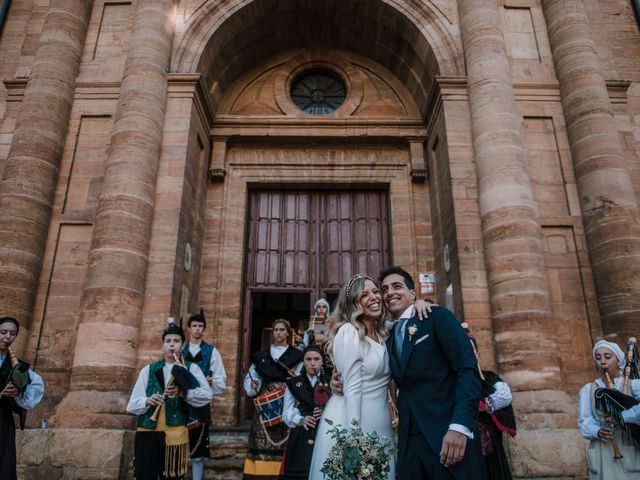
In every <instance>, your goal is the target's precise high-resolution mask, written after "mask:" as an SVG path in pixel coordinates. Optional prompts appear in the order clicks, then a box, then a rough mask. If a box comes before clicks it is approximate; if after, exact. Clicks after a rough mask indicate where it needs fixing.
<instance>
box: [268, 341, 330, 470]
mask: <svg viewBox="0 0 640 480" xmlns="http://www.w3.org/2000/svg"><path fill="white" fill-rule="evenodd" d="M302 358H303V360H302V363H303V365H304V367H303V369H302V373H301V375H298V376H296V377H292V378H289V379H287V390H286V392H285V395H284V411H283V419H284V422H285V423H286V424H287V425H288V426H289V427H291V431H290V433H289V440H287V445H286V447H285V452H284V458H283V460H282V466H281V468H280V480H294V479H307V478H309V467H310V466H311V457H312V456H313V445H314V443H315V437H316V426H317V422H318V421H319V419H320V417H321V416H322V409H323V408H324V406H325V405H326V403H327V402H328V401H329V398H330V397H331V389H330V388H329V379H330V377H328V376H327V375H325V373H324V372H323V365H324V354H323V353H322V349H321V348H320V347H319V346H318V345H309V346H308V347H307V348H305V349H304V351H303V352H302Z"/></svg>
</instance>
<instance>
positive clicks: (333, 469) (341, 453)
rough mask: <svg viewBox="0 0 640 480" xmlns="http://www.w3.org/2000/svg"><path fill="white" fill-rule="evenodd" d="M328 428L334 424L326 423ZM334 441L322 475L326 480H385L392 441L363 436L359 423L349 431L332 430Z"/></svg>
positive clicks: (376, 435) (352, 424)
mask: <svg viewBox="0 0 640 480" xmlns="http://www.w3.org/2000/svg"><path fill="white" fill-rule="evenodd" d="M325 422H327V423H328V424H329V425H333V422H332V421H331V420H329V419H325ZM329 434H330V435H331V438H333V439H334V444H333V447H331V451H330V452H329V456H328V457H327V459H326V460H325V461H324V464H323V465H322V468H321V469H320V471H321V472H322V473H323V476H324V478H326V479H327V480H386V478H387V476H388V473H389V470H390V468H391V467H390V464H389V459H390V457H391V456H392V455H395V452H396V450H395V448H393V444H392V442H391V439H390V438H386V437H380V436H379V435H378V433H377V432H370V433H364V432H363V431H362V427H361V426H360V424H359V423H358V421H356V420H353V421H352V422H351V427H350V428H348V429H347V428H345V427H343V426H341V425H335V426H333V428H331V430H329Z"/></svg>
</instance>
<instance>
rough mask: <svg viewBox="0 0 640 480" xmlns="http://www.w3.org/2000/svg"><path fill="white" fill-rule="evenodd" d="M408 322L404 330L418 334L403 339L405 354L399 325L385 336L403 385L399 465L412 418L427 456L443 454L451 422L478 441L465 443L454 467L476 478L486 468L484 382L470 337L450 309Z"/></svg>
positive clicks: (460, 475) (459, 474)
mask: <svg viewBox="0 0 640 480" xmlns="http://www.w3.org/2000/svg"><path fill="white" fill-rule="evenodd" d="M406 325H407V326H406V330H408V329H409V328H410V327H411V326H415V328H416V333H415V334H414V335H413V336H412V338H411V341H410V342H409V343H406V342H405V343H404V344H403V351H402V356H400V355H399V352H397V351H396V345H395V333H396V332H395V327H394V329H393V330H392V332H391V335H390V336H389V338H388V339H387V348H388V350H389V363H390V366H391V373H392V375H393V377H394V379H395V381H396V384H397V386H398V388H399V389H400V394H399V398H398V411H399V416H400V427H399V432H398V442H399V443H398V464H399V465H402V461H403V459H404V452H405V451H406V447H407V442H408V440H409V427H410V424H411V423H415V424H417V425H414V428H415V427H416V426H417V427H418V428H419V431H420V432H421V433H422V435H423V436H424V438H425V439H426V441H427V443H428V444H429V446H430V447H431V449H432V450H433V452H426V453H425V454H429V455H433V454H435V455H438V454H439V453H440V449H441V447H442V439H443V437H444V435H445V434H446V432H447V430H448V429H449V425H450V424H451V423H458V424H461V425H464V426H466V427H467V428H469V429H470V430H471V431H473V432H474V436H475V441H474V442H467V449H466V451H465V457H464V459H463V460H461V461H460V462H459V463H457V464H455V465H453V466H452V467H450V469H451V471H452V473H454V474H455V475H456V477H458V478H475V477H474V476H473V475H474V472H475V473H478V471H479V470H481V468H482V463H476V462H482V458H481V455H482V453H481V452H479V446H478V445H475V444H476V443H477V437H478V434H477V422H478V402H479V400H480V395H481V388H482V387H481V381H480V376H479V375H478V370H477V360H476V357H475V355H474V353H473V350H472V348H471V342H470V341H469V338H468V337H467V334H466V333H465V331H464V330H463V329H462V327H461V326H460V322H458V320H457V319H456V317H455V316H454V315H453V314H452V313H451V312H450V311H449V310H447V309H446V308H442V307H433V309H432V311H431V313H430V314H429V316H428V317H427V318H426V319H425V320H422V321H421V320H420V319H419V318H418V317H413V318H411V319H409V320H407V323H406ZM396 326H397V325H396ZM470 444H473V445H471V447H472V448H470ZM470 450H473V451H472V452H470ZM476 450H478V451H476ZM478 453H479V454H480V457H479V458H478V457H477V454H478ZM467 474H468V475H469V476H465V475H467Z"/></svg>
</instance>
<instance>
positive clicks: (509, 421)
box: [462, 322, 516, 480]
mask: <svg viewBox="0 0 640 480" xmlns="http://www.w3.org/2000/svg"><path fill="white" fill-rule="evenodd" d="M462 328H464V330H465V331H466V332H467V336H468V337H469V340H471V346H472V347H473V353H475V355H476V358H477V359H478V372H479V373H480V378H481V379H482V396H481V398H480V404H479V409H478V433H479V435H480V445H481V446H482V457H483V458H484V465H485V472H486V475H487V478H490V479H491V480H511V479H512V478H513V477H512V475H511V468H510V467H509V461H508V459H507V454H506V453H505V450H504V445H503V444H502V433H503V432H505V433H506V434H507V435H510V436H511V437H515V436H516V418H515V414H514V413H513V406H512V405H511V400H512V396H511V389H510V388H509V385H507V383H506V382H504V381H503V380H502V379H501V378H500V377H499V376H498V375H497V374H496V373H495V372H492V371H490V370H481V369H480V358H479V355H478V343H477V341H476V339H475V337H474V336H473V335H472V334H471V332H470V331H469V326H468V324H467V323H466V322H464V323H462Z"/></svg>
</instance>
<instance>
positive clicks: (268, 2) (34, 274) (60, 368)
mask: <svg viewBox="0 0 640 480" xmlns="http://www.w3.org/2000/svg"><path fill="white" fill-rule="evenodd" d="M0 4H1V5H2V12H3V16H2V17H0V21H1V22H2V23H1V24H0V28H1V29H2V30H1V31H0V35H1V36H0V79H1V80H2V84H1V85H0V172H1V175H0V239H1V240H0V313H1V314H2V315H12V316H15V317H16V318H18V319H19V320H20V322H21V324H22V328H21V330H20V332H21V333H20V335H19V337H18V341H17V348H16V350H17V353H18V354H19V356H22V357H23V358H25V359H26V360H27V361H29V362H30V363H31V364H32V365H33V366H34V368H35V370H36V371H38V372H39V373H40V374H41V375H42V376H43V378H44V380H45V383H46V385H47V392H46V397H45V400H44V401H43V403H42V404H41V405H40V406H39V407H38V408H37V409H36V411H35V412H32V413H31V414H30V424H31V426H32V427H36V426H38V427H39V426H40V423H41V420H42V419H45V420H46V421H47V422H48V428H47V429H39V428H32V429H28V430H25V432H24V433H23V434H21V435H20V436H19V442H20V444H19V464H20V465H19V467H20V471H21V472H22V474H23V475H24V477H23V478H45V477H46V478H49V479H51V478H86V479H89V478H114V479H115V478H125V477H124V476H125V475H126V471H127V469H128V465H129V462H130V459H131V455H132V430H133V426H134V420H133V418H132V417H130V416H128V415H126V413H125V405H126V402H127V399H128V396H129V393H130V390H131V388H132V385H133V382H134V381H135V378H136V375H137V372H138V371H139V369H140V368H141V367H142V366H143V365H144V364H146V363H148V362H149V361H151V360H153V359H155V358H156V357H158V355H159V351H160V345H161V341H160V334H161V331H162V329H163V328H164V326H165V324H166V320H167V318H168V317H175V318H180V317H183V318H184V317H186V316H187V315H188V312H195V311H197V310H198V309H199V308H200V307H203V308H204V310H205V312H206V315H207V319H208V329H207V331H206V333H205V337H206V339H207V340H208V341H210V342H211V343H213V344H214V345H216V346H217V347H218V348H219V349H220V351H221V354H222V358H223V361H224V363H225V367H226V370H227V373H228V378H229V379H228V386H227V390H226V391H225V393H224V394H223V395H222V396H220V397H218V398H216V399H215V401H214V404H213V407H212V408H213V415H214V424H215V426H216V427H218V428H221V429H224V428H237V427H238V426H242V425H243V424H244V422H245V420H246V419H247V418H248V414H249V412H250V408H251V405H247V402H246V400H245V398H244V395H243V392H242V384H241V382H242V377H243V375H244V373H245V372H246V370H247V368H248V366H249V355H250V353H251V352H252V351H253V350H255V349H257V348H260V347H261V346H262V345H264V343H265V341H266V340H265V339H268V335H269V330H268V326H269V324H270V322H271V321H272V320H273V319H275V318H280V317H284V318H287V319H288V320H290V321H292V323H293V324H294V326H295V327H296V329H298V330H299V331H302V329H303V328H304V327H305V325H306V324H305V322H306V321H307V320H308V318H309V313H310V310H311V307H312V306H313V303H314V302H315V300H317V299H318V298H328V299H332V298H334V297H335V295H336V294H337V292H338V290H339V288H340V286H341V285H342V284H343V283H344V282H346V281H347V280H348V279H349V278H350V277H351V275H353V274H355V273H368V274H370V275H377V272H378V271H379V270H380V269H381V268H383V267H386V266H389V265H392V264H397V265H401V266H403V267H404V268H405V269H407V270H408V271H409V272H411V273H412V274H414V276H415V277H416V280H418V279H419V280H420V290H421V292H419V293H420V294H421V295H422V296H423V297H426V296H428V297H432V298H434V299H435V300H436V301H437V302H438V303H439V304H441V305H446V306H448V307H449V308H451V309H452V310H453V311H454V312H455V314H456V315H457V316H458V318H459V319H460V320H461V321H465V322H467V323H468V324H469V325H470V328H471V330H472V331H473V333H474V334H475V336H476V338H477V339H478V343H479V345H480V362H481V364H482V366H483V368H490V369H493V370H495V371H497V372H498V373H499V374H500V376H501V377H502V378H503V379H505V381H507V382H508V383H509V385H510V386H511V388H512V390H513V392H514V408H515V411H516V413H517V421H518V427H519V429H518V435H517V437H516V438H515V439H509V441H508V444H507V450H508V453H509V456H510V461H511V465H512V469H513V471H514V474H515V476H517V477H520V478H542V477H554V478H559V477H562V478H576V479H578V478H585V476H586V460H585V454H584V448H585V444H584V441H583V440H582V438H581V437H580V434H579V432H578V430H577V427H576V417H577V392H578V390H579V388H580V387H581V385H583V384H584V383H585V382H587V381H589V380H591V379H593V377H594V376H595V372H594V369H593V362H592V359H591V348H592V345H593V343H594V341H595V340H596V339H598V338H602V337H606V338H608V339H613V340H614V341H617V342H618V343H619V344H621V345H624V344H626V341H627V338H628V337H629V336H631V335H633V334H637V333H638V325H639V324H640V275H639V273H640V215H639V211H638V201H639V197H640V156H639V154H638V152H639V151H640V60H639V59H640V32H639V22H640V17H638V16H636V14H638V15H640V11H636V12H634V8H640V6H639V5H638V2H636V1H627V0H600V1H598V0H577V1H576V0H433V1H427V0H323V1H317V0H315V1H314V0H131V1H123V0H118V1H112V0H65V1H58V0H44V1H35V0H13V1H7V0H4V1H2V2H0ZM5 7H6V8H5Z"/></svg>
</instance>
